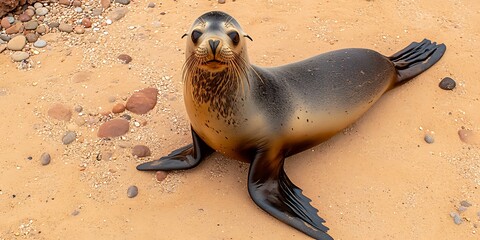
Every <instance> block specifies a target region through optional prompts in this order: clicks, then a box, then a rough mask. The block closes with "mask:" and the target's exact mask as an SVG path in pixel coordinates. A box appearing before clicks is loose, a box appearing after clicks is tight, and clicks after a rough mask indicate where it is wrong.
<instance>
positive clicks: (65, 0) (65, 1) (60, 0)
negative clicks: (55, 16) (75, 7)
mask: <svg viewBox="0 0 480 240" xmlns="http://www.w3.org/2000/svg"><path fill="white" fill-rule="evenodd" d="M58 3H59V4H62V5H65V6H70V4H71V3H70V0H58Z"/></svg>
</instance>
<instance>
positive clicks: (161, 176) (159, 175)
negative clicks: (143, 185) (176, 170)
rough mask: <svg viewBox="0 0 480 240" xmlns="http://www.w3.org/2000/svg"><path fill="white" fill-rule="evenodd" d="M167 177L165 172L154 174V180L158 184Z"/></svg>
mask: <svg viewBox="0 0 480 240" xmlns="http://www.w3.org/2000/svg"><path fill="white" fill-rule="evenodd" d="M167 176H168V172H166V171H157V172H156V173H155V179H156V180H157V181H159V182H161V181H163V180H165V178H167Z"/></svg>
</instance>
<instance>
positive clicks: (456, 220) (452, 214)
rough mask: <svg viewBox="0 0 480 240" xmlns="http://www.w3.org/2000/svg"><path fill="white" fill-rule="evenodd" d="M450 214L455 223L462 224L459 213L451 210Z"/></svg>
mask: <svg viewBox="0 0 480 240" xmlns="http://www.w3.org/2000/svg"><path fill="white" fill-rule="evenodd" d="M450 216H451V217H452V218H453V222H454V223H455V224H457V225H460V224H462V222H463V221H462V218H461V217H460V215H459V214H458V213H456V212H451V213H450Z"/></svg>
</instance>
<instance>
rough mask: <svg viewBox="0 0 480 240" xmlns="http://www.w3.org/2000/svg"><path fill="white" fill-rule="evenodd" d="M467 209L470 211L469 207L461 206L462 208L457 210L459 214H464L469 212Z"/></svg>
mask: <svg viewBox="0 0 480 240" xmlns="http://www.w3.org/2000/svg"><path fill="white" fill-rule="evenodd" d="M467 209H468V208H467V207H464V206H460V207H458V209H457V210H458V212H459V213H462V212H465V211H467Z"/></svg>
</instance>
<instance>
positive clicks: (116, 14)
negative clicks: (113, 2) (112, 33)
mask: <svg viewBox="0 0 480 240" xmlns="http://www.w3.org/2000/svg"><path fill="white" fill-rule="evenodd" d="M127 12H128V10H127V9H126V8H122V7H120V8H115V9H113V10H112V12H110V14H108V18H109V19H111V20H112V21H118V20H120V19H122V18H123V17H125V15H126V14H127Z"/></svg>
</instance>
